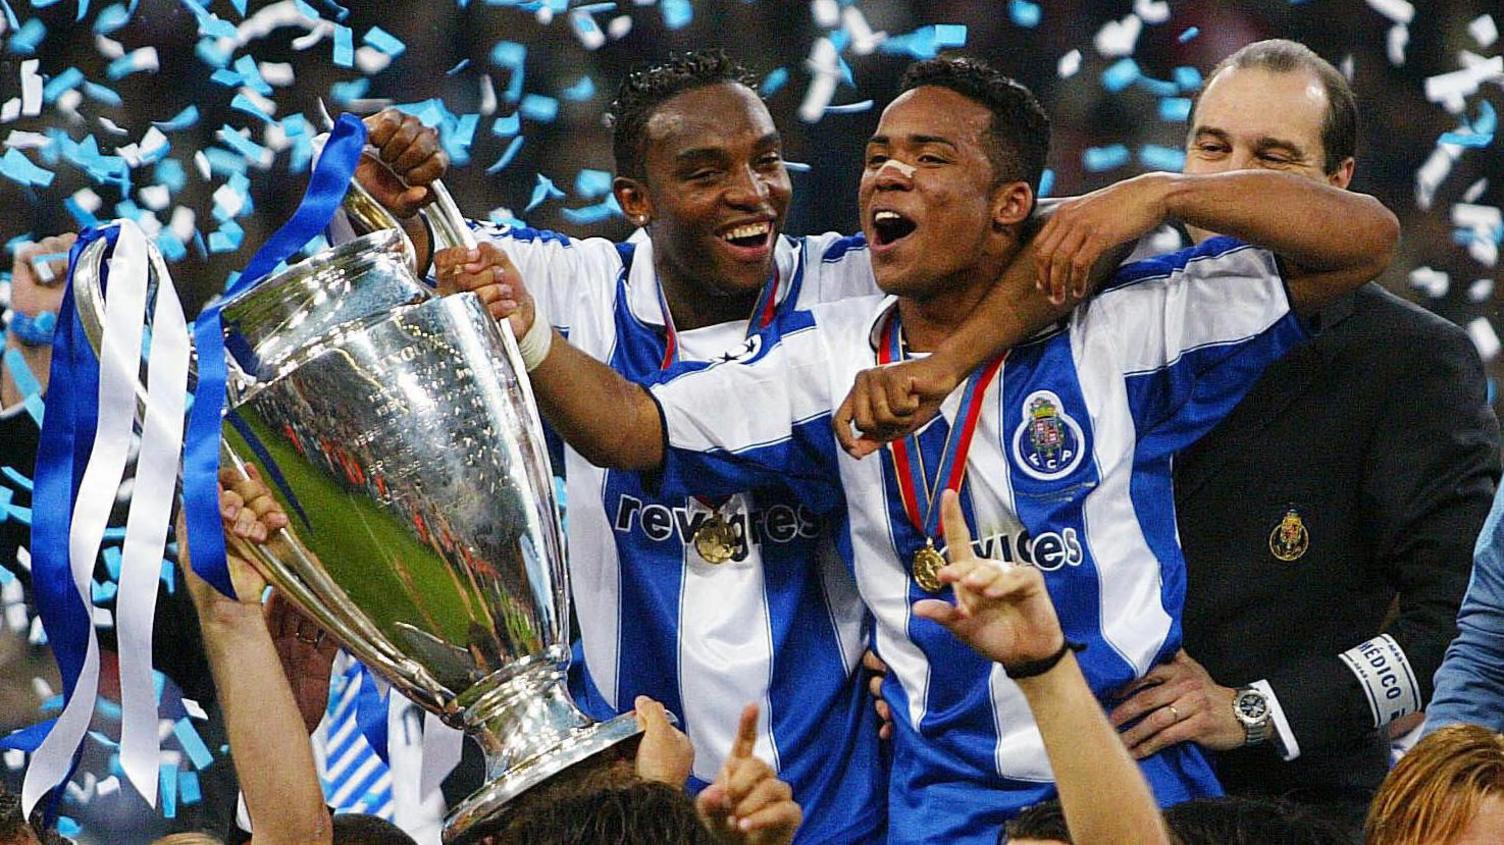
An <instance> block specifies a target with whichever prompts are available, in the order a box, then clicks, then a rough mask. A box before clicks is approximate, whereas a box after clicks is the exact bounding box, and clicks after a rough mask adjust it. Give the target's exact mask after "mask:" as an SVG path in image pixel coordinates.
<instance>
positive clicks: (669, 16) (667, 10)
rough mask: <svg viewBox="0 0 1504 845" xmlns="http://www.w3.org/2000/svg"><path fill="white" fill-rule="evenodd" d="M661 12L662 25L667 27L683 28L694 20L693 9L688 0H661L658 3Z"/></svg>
mask: <svg viewBox="0 0 1504 845" xmlns="http://www.w3.org/2000/svg"><path fill="white" fill-rule="evenodd" d="M658 8H659V9H660V10H662V12H663V25H664V26H666V27H668V28H669V29H683V28H684V27H686V26H689V23H690V21H692V20H694V17H695V10H694V7H693V6H691V5H690V4H689V0H663V2H662V3H660V4H659V5H658Z"/></svg>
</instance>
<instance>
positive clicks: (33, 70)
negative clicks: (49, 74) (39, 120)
mask: <svg viewBox="0 0 1504 845" xmlns="http://www.w3.org/2000/svg"><path fill="white" fill-rule="evenodd" d="M39 64H41V60H40V59H27V60H26V61H24V62H22V63H21V114H23V115H25V116H26V117H36V116H37V115H39V114H41V113H42V75H41V74H39V73H37V65H39Z"/></svg>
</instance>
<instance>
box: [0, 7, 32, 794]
mask: <svg viewBox="0 0 1504 845" xmlns="http://www.w3.org/2000/svg"><path fill="white" fill-rule="evenodd" d="M4 17H5V16H4V15H0V18H4ZM24 765H26V752H25V751H22V750H21V749H19V748H7V749H6V750H5V767H6V768H7V769H10V770H11V771H15V770H17V769H19V768H21V767H22V766H24Z"/></svg>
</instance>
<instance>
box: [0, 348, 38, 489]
mask: <svg viewBox="0 0 1504 845" xmlns="http://www.w3.org/2000/svg"><path fill="white" fill-rule="evenodd" d="M16 354H17V355H20V354H21V353H20V352H17V353H16ZM23 360H24V359H23ZM5 364H6V366H7V367H9V366H10V361H9V360H7V361H6V362H5ZM28 372H29V370H28ZM0 474H4V475H5V477H6V478H9V479H10V483H12V484H14V485H16V486H17V487H19V488H21V489H22V490H25V491H26V492H28V493H29V492H31V489H32V486H31V479H30V478H27V477H26V476H25V475H23V474H22V473H21V471H20V470H18V469H16V468H15V467H0Z"/></svg>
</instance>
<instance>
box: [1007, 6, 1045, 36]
mask: <svg viewBox="0 0 1504 845" xmlns="http://www.w3.org/2000/svg"><path fill="white" fill-rule="evenodd" d="M1008 17H1009V18H1011V19H1012V20H1013V22H1014V23H1015V24H1017V25H1019V26H1022V27H1027V28H1029V29H1033V28H1034V27H1036V26H1039V17H1040V12H1039V4H1038V3H1030V2H1028V0H1012V2H1010V3H1009V4H1008Z"/></svg>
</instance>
